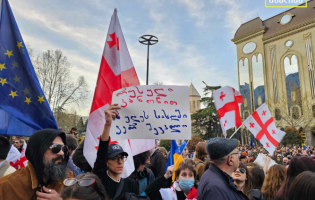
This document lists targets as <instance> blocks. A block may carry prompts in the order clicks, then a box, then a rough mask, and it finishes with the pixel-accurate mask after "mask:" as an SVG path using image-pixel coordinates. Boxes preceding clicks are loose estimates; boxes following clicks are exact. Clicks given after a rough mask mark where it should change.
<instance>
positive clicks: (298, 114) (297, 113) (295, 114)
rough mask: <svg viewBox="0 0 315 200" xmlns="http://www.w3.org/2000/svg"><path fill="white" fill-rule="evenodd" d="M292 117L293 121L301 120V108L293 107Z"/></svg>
mask: <svg viewBox="0 0 315 200" xmlns="http://www.w3.org/2000/svg"><path fill="white" fill-rule="evenodd" d="M292 117H293V119H299V117H300V113H299V108H298V107H293V109H292Z"/></svg>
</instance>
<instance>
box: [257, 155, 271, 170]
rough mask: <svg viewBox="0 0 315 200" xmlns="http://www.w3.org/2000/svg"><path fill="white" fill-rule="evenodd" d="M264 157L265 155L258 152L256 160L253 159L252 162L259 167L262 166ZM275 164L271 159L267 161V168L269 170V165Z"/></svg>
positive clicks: (264, 161)
mask: <svg viewBox="0 0 315 200" xmlns="http://www.w3.org/2000/svg"><path fill="white" fill-rule="evenodd" d="M266 159H267V157H266V156H265V155H264V154H262V153H260V154H258V156H257V158H256V160H255V161H254V163H255V164H257V165H258V166H259V167H261V168H263V167H264V166H265V163H266ZM276 164H277V163H276V162H275V161H274V160H272V159H271V160H270V161H269V164H268V170H269V168H270V167H271V166H273V165H276Z"/></svg>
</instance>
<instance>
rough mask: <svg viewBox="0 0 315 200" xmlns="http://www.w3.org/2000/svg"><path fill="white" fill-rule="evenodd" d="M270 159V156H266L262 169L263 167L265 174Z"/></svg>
mask: <svg viewBox="0 0 315 200" xmlns="http://www.w3.org/2000/svg"><path fill="white" fill-rule="evenodd" d="M270 160H271V157H270V156H266V162H265V166H264V169H263V170H264V172H265V174H267V171H268V166H269V162H270Z"/></svg>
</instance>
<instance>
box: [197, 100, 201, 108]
mask: <svg viewBox="0 0 315 200" xmlns="http://www.w3.org/2000/svg"><path fill="white" fill-rule="evenodd" d="M199 104H200V101H199V100H197V108H199Z"/></svg>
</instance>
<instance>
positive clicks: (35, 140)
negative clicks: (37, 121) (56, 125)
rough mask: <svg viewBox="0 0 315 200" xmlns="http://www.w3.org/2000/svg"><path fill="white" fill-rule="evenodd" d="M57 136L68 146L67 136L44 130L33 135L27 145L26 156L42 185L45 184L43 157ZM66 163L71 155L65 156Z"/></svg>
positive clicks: (57, 131)
mask: <svg viewBox="0 0 315 200" xmlns="http://www.w3.org/2000/svg"><path fill="white" fill-rule="evenodd" d="M57 136H60V137H61V139H62V142H63V143H64V144H65V145H66V134H65V133H64V132H62V131H59V130H56V129H43V130H40V131H37V132H35V133H33V135H32V136H31V137H30V139H29V140H28V143H27V148H26V152H25V156H26V158H27V160H28V161H30V162H31V163H32V165H33V167H34V169H35V172H36V176H37V180H38V182H39V183H40V184H42V185H44V182H43V169H44V163H43V157H44V154H45V152H46V150H47V149H48V147H49V146H50V145H51V144H52V142H53V141H54V140H55V138H56V137H57ZM64 159H65V161H66V162H68V160H69V155H66V154H65V158H64Z"/></svg>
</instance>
